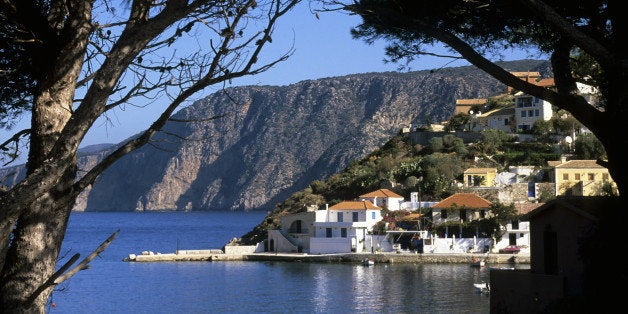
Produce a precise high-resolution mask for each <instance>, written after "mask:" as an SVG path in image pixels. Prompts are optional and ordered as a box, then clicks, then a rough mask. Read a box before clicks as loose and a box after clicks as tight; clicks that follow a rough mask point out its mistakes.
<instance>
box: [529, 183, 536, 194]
mask: <svg viewBox="0 0 628 314" xmlns="http://www.w3.org/2000/svg"><path fill="white" fill-rule="evenodd" d="M528 197H536V188H535V186H534V182H528Z"/></svg>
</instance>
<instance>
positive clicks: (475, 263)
mask: <svg viewBox="0 0 628 314" xmlns="http://www.w3.org/2000/svg"><path fill="white" fill-rule="evenodd" d="M484 266H486V261H484V260H481V259H477V260H476V259H474V260H472V261H471V267H484Z"/></svg>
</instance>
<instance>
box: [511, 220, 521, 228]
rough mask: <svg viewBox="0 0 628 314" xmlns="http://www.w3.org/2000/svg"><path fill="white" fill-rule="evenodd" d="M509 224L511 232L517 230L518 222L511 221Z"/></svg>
mask: <svg viewBox="0 0 628 314" xmlns="http://www.w3.org/2000/svg"><path fill="white" fill-rule="evenodd" d="M510 223H511V224H512V230H517V229H519V220H513V221H511V222H510Z"/></svg>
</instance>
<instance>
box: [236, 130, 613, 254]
mask: <svg viewBox="0 0 628 314" xmlns="http://www.w3.org/2000/svg"><path fill="white" fill-rule="evenodd" d="M481 134H482V136H481V139H480V140H479V141H477V142H475V143H470V144H466V145H465V144H464V143H463V141H462V139H460V138H458V137H455V136H454V135H445V136H443V137H436V138H432V139H431V140H430V141H429V143H428V144H426V145H420V144H415V145H413V144H412V143H410V140H409V137H406V136H405V135H404V134H401V133H399V134H398V135H397V136H395V137H393V138H392V139H390V140H389V141H388V142H387V143H386V144H385V145H384V146H383V147H381V148H380V149H378V150H376V151H374V152H373V153H371V154H370V155H368V156H367V157H365V158H364V159H362V160H359V161H355V162H353V163H352V164H351V165H350V166H349V167H347V168H346V169H345V170H344V171H343V172H341V173H337V174H335V175H333V176H331V177H329V178H328V179H326V180H324V181H321V180H316V181H313V182H312V183H311V184H310V186H309V187H308V188H306V189H304V190H301V191H299V192H296V193H294V194H292V195H291V196H290V197H289V198H288V199H286V200H285V201H283V202H281V203H279V204H277V205H276V206H275V208H274V210H273V211H272V212H269V214H268V215H266V217H265V218H264V220H263V221H262V223H260V225H258V226H256V227H255V228H254V229H253V230H252V231H250V232H249V233H247V234H245V235H244V236H243V237H242V238H241V239H240V241H239V242H240V243H241V244H254V243H258V242H261V241H262V240H263V239H264V238H265V237H266V230H268V229H278V228H280V217H281V216H284V215H287V214H292V213H298V212H303V211H306V209H307V207H309V206H316V207H317V208H318V209H324V207H325V206H326V204H328V205H329V206H332V205H334V204H337V203H339V202H341V201H347V200H355V199H357V198H358V197H359V196H360V195H362V194H366V193H368V192H371V191H374V190H377V189H380V188H388V189H390V190H392V191H394V192H395V193H397V194H399V195H401V196H403V197H404V198H405V199H410V193H411V192H417V191H418V192H419V197H420V199H421V200H422V201H440V200H442V199H444V198H446V197H448V196H450V195H452V194H454V193H456V192H461V191H462V190H461V188H460V187H458V185H457V184H456V183H457V182H462V179H463V178H462V177H463V172H464V171H465V170H466V169H467V168H469V167H494V168H497V171H498V172H503V171H507V170H508V167H509V166H517V165H525V166H535V167H537V168H538V169H539V170H543V169H545V170H549V169H546V168H547V161H548V160H558V159H559V158H560V156H561V153H562V152H563V151H564V150H565V149H567V148H566V147H564V146H561V145H559V144H555V143H551V142H549V141H545V140H543V139H544V138H545V137H546V135H547V134H546V133H539V134H538V136H537V138H538V139H539V140H538V141H534V142H516V139H514V138H512V137H511V136H509V135H508V134H506V133H505V132H503V131H495V130H485V131H482V132H481ZM574 149H575V154H574V155H575V157H576V158H579V159H596V158H603V157H604V151H603V148H602V146H601V145H600V144H599V141H597V139H596V138H595V137H594V136H593V135H588V134H583V135H581V136H578V139H577V140H576V141H575V142H574ZM544 172H545V173H547V171H544ZM530 179H531V180H532V179H533V178H530ZM543 179H544V180H547V179H548V178H547V177H545V178H543ZM547 200H549V198H548V197H546V198H545V199H543V200H542V201H547ZM489 201H491V202H493V203H494V207H493V208H491V210H492V212H493V213H495V214H496V215H495V217H493V218H492V219H486V220H485V221H481V222H467V223H465V224H464V225H462V226H460V225H459V224H455V227H456V228H462V230H463V234H471V236H472V235H475V234H476V227H478V228H479V229H480V231H481V232H480V233H481V234H482V235H483V236H495V235H493V234H492V231H493V230H496V229H499V228H497V224H498V223H500V222H502V221H507V220H509V219H512V218H513V216H514V215H515V210H514V206H513V205H512V204H511V205H504V204H500V203H499V202H498V201H497V200H494V199H489ZM427 210H429V209H427ZM407 214H410V212H408V211H403V210H402V211H397V212H390V213H389V212H388V211H387V209H384V211H383V216H384V219H383V221H384V222H395V221H398V220H399V219H398V218H400V217H401V216H405V215H407ZM424 223H426V224H428V226H429V227H430V228H432V230H433V231H435V232H437V233H439V232H441V231H442V230H443V229H444V228H445V227H446V226H445V225H440V226H433V225H431V222H430V221H424ZM448 227H452V226H448ZM374 232H375V233H380V232H385V230H384V226H383V224H382V225H381V226H379V228H377V230H376V231H374ZM443 233H444V232H443Z"/></svg>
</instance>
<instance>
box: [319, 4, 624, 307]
mask: <svg viewBox="0 0 628 314" xmlns="http://www.w3.org/2000/svg"><path fill="white" fill-rule="evenodd" d="M323 2H326V3H327V4H329V5H331V6H332V8H334V9H336V10H338V9H339V10H343V11H345V12H349V13H351V14H358V15H360V16H361V17H362V23H361V24H360V25H358V26H357V27H355V28H354V29H353V30H352V33H353V35H354V37H355V38H361V39H364V40H365V41H366V42H367V43H371V42H374V41H375V40H376V39H384V40H387V41H388V43H389V45H388V47H387V48H386V55H387V56H388V58H389V61H393V62H398V61H402V60H405V61H406V62H410V61H412V60H414V59H415V58H417V57H420V56H421V55H437V54H435V53H433V52H431V51H430V48H433V47H434V44H436V43H442V44H444V45H445V46H446V47H448V48H449V49H450V52H451V53H452V55H451V56H449V57H452V58H456V59H466V60H467V61H469V62H470V63H471V64H473V65H474V66H476V67H478V68H479V69H481V70H483V71H484V72H486V73H488V74H489V75H491V76H492V77H494V78H495V79H497V80H499V81H500V82H502V83H504V84H506V85H507V86H510V87H512V88H513V89H514V90H518V91H522V92H524V93H526V94H529V95H532V96H535V97H537V98H540V99H543V100H546V101H548V102H549V103H551V104H552V105H553V106H554V107H556V108H558V109H561V110H565V111H567V112H569V113H570V114H571V115H572V116H573V117H574V118H575V119H576V120H578V121H579V122H580V123H582V125H584V126H585V127H586V128H588V129H589V130H590V131H591V132H593V134H594V135H595V137H597V138H598V139H599V140H600V142H602V144H603V146H604V149H605V150H606V154H607V157H608V159H607V160H606V161H600V163H602V164H603V165H604V166H605V167H607V168H608V170H609V172H610V174H611V176H612V177H613V180H614V181H615V183H616V184H617V187H618V190H619V199H618V203H619V204H626V199H625V198H626V195H628V167H625V166H624V164H623V163H624V161H625V160H627V159H628V150H626V149H625V147H626V146H628V145H627V144H628V138H626V137H625V136H621V135H622V134H624V133H625V130H624V125H625V124H626V122H627V121H628V110H626V108H627V107H628V72H627V70H628V62H626V60H628V48H626V45H625V44H624V41H625V38H626V37H627V35H628V24H627V23H624V18H625V17H624V14H623V11H622V7H621V5H622V3H621V2H620V1H608V0H583V1H562V0H546V1H543V0H517V1H509V0H479V1H459V0H444V1H420V0H397V1H382V0H355V1H353V0H352V1H346V2H345V1H323ZM326 9H329V7H327V8H326ZM509 49H518V50H528V49H532V50H536V51H539V52H541V53H543V54H546V55H548V56H550V57H549V59H550V62H551V66H552V72H553V76H554V83H555V84H554V85H555V86H554V87H553V88H545V87H542V86H537V85H535V84H534V82H528V81H527V80H521V79H519V78H517V77H516V76H514V75H513V74H511V73H510V71H508V70H507V69H504V68H502V67H501V66H499V64H498V63H497V62H493V61H491V59H493V60H499V59H500V58H501V51H505V50H509ZM438 55H442V54H438ZM578 83H580V84H586V85H588V86H590V87H593V89H594V90H595V91H596V93H597V95H595V96H597V97H589V96H590V95H583V94H580V93H579V91H580V90H579V88H578V87H579V86H578ZM616 209H618V210H615V211H614V213H613V218H610V219H609V218H608V217H606V220H604V221H600V225H603V226H604V228H605V229H604V231H603V232H601V233H600V236H603V241H606V243H605V244H606V245H607V246H605V247H610V248H612V250H613V251H615V252H616V251H624V250H626V249H628V245H626V243H625V241H622V240H621V239H620V238H621V237H619V234H617V232H618V230H622V228H623V226H622V222H624V221H626V218H628V214H627V213H626V211H624V210H621V209H620V208H616ZM592 247H593V246H591V247H590V248H592ZM590 248H589V249H590ZM597 252H599V250H595V249H594V250H590V251H588V254H589V256H586V257H587V258H591V259H592V260H596V262H594V263H590V264H589V265H598V266H601V267H587V269H586V271H587V272H589V273H588V275H591V274H594V275H593V276H596V277H597V278H615V279H616V280H619V281H623V280H627V279H628V272H627V271H624V270H619V271H615V270H609V269H608V268H605V267H603V265H605V263H606V261H605V260H604V259H603V257H599V256H598V254H597ZM585 275H587V274H585ZM598 288H599V289H598ZM590 290H591V291H592V290H598V291H599V292H600V293H596V294H593V295H589V297H591V298H592V299H591V300H589V301H590V304H591V305H593V304H613V302H614V303H615V304H614V305H615V306H621V304H617V302H618V301H620V300H621V299H622V296H621V294H618V292H617V291H615V290H613V289H603V287H602V286H596V287H590ZM599 297H603V299H599ZM606 302H609V303H606Z"/></svg>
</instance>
